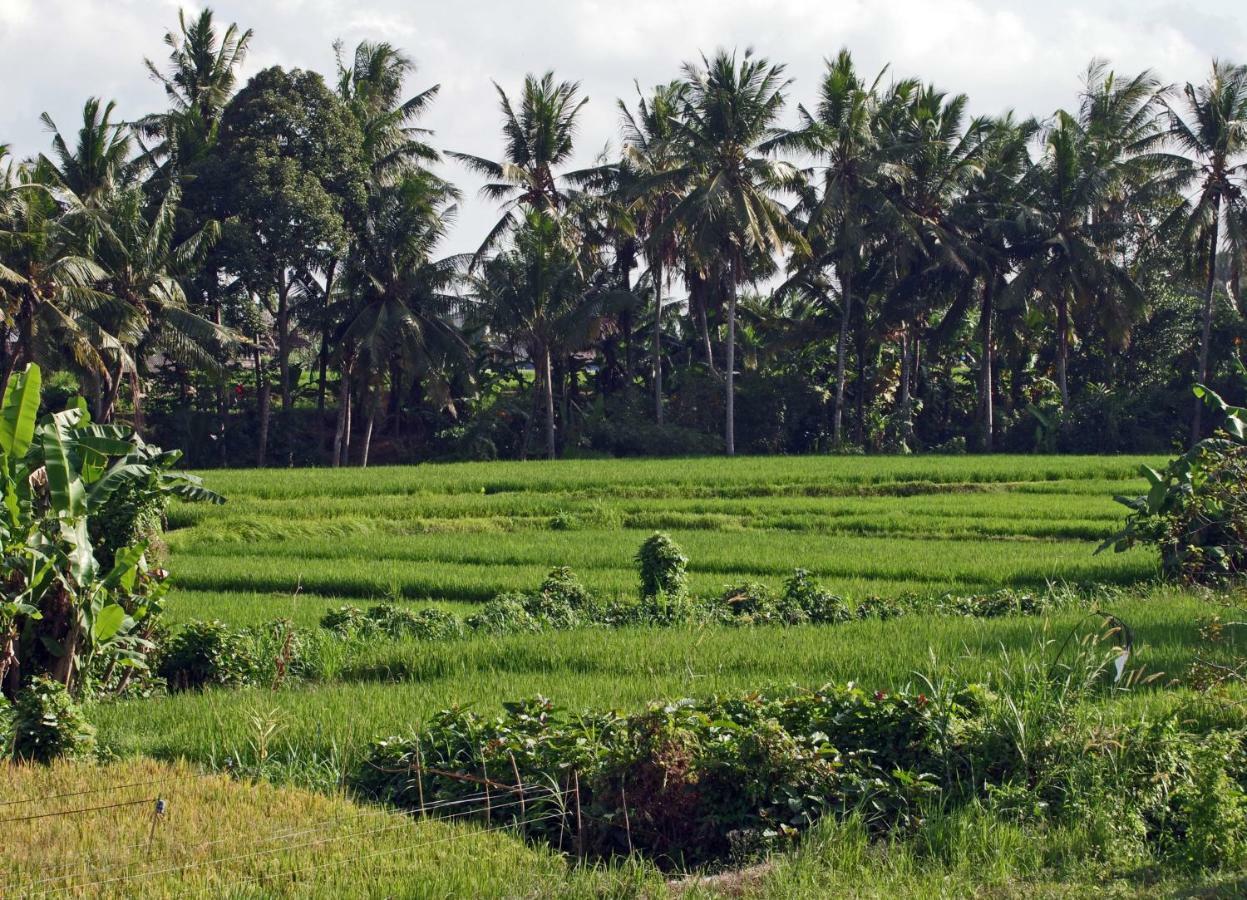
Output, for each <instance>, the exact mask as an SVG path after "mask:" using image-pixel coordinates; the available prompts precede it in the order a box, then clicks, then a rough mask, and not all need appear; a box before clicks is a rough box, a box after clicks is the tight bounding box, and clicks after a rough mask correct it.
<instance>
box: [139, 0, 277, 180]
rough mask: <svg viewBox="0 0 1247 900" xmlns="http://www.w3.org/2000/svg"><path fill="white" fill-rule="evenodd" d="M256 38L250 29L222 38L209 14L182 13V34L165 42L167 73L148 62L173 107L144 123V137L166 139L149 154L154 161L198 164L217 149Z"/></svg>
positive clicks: (230, 28) (170, 34) (230, 29)
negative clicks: (221, 127) (211, 148)
mask: <svg viewBox="0 0 1247 900" xmlns="http://www.w3.org/2000/svg"><path fill="white" fill-rule="evenodd" d="M251 34H252V32H251V29H247V30H246V31H240V30H239V28H238V26H237V25H235V24H230V25H229V26H228V27H227V28H226V29H225V31H224V32H218V31H217V27H216V22H215V21H214V19H213V15H212V10H210V9H205V10H204V11H203V12H201V13H200V14H199V15H198V16H196V17H194V18H193V19H190V20H188V19H187V18H186V13H185V11H182V10H179V11H178V30H177V31H168V32H166V33H165V37H164V42H165V44H166V45H167V46H168V47H169V57H168V61H167V69H166V70H165V71H161V69H160V68H158V67H157V65H156V64H155V63H154V62H152V60H150V59H145V60H143V63H144V65H146V66H147V71H148V73H149V74H150V75H151V77H152V80H154V81H156V82H157V83H158V84H160V85H161V87H163V88H164V91H165V97H166V98H167V100H168V102H169V107H170V109H169V111H168V112H166V113H158V114H156V115H153V116H149V117H147V118H146V119H144V120H142V121H141V122H140V123H139V125H140V130H141V131H142V132H143V134H145V135H147V136H153V137H158V138H160V139H161V143H160V144H159V145H157V146H156V147H154V148H152V149H151V150H150V153H151V155H152V157H153V158H155V159H157V160H164V161H168V160H170V159H171V158H173V157H174V156H178V157H180V158H181V159H182V160H191V159H196V158H198V157H199V156H200V155H201V154H202V153H203V151H204V150H205V149H206V148H207V146H209V145H210V144H211V143H212V141H213V140H214V138H215V135H216V131H217V128H218V126H219V125H220V121H221V114H222V112H223V111H224V109H225V105H226V104H227V103H228V102H229V99H230V97H231V96H233V94H234V89H235V88H236V87H237V84H238V70H239V68H240V67H241V66H242V64H243V62H244V61H245V60H246V57H247V49H248V46H249V45H250V43H251Z"/></svg>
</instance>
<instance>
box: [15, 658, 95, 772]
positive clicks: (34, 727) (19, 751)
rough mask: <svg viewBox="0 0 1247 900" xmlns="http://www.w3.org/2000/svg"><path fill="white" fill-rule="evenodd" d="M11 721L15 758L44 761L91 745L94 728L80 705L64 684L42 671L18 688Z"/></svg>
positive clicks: (88, 749) (89, 748)
mask: <svg viewBox="0 0 1247 900" xmlns="http://www.w3.org/2000/svg"><path fill="white" fill-rule="evenodd" d="M12 722H13V725H12V728H13V756H14V758H15V759H19V760H31V761H35V762H45V763H46V762H51V761H52V760H54V759H60V758H61V757H79V756H86V755H88V754H90V753H91V752H92V751H94V749H95V729H94V728H92V727H91V725H89V724H88V723H87V720H86V718H85V717H84V716H83V714H82V709H81V707H79V706H78V704H77V703H75V702H74V699H73V697H71V696H70V695H69V691H68V690H66V689H65V685H63V684H61V683H60V682H58V681H53V680H52V679H51V678H48V677H46V676H43V675H39V676H36V677H35V678H34V679H33V680H32V681H31V682H30V684H29V685H28V686H27V687H26V688H24V689H23V690H21V691H20V692H18V695H17V700H16V702H15V703H14V704H13V715H12Z"/></svg>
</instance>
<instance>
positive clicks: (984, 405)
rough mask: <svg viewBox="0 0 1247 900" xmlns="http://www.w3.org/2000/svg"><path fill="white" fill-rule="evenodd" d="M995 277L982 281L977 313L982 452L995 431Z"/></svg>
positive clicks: (987, 447)
mask: <svg viewBox="0 0 1247 900" xmlns="http://www.w3.org/2000/svg"><path fill="white" fill-rule="evenodd" d="M995 286H996V282H995V276H994V275H991V274H989V275H988V276H987V277H986V278H985V279H984V280H983V306H982V310H981V312H980V313H979V329H980V332H981V334H982V341H983V347H982V353H981V363H980V366H979V410H980V413H981V414H982V416H983V443H982V447H983V452H984V453H991V452H992V436H993V431H994V430H995V409H994V408H993V404H992V366H993V363H994V360H993V355H994V353H995V347H994V345H993V341H994V340H995V338H994V335H993V334H992V315H993V309H992V306H993V299H994V298H993V293H994V290H995Z"/></svg>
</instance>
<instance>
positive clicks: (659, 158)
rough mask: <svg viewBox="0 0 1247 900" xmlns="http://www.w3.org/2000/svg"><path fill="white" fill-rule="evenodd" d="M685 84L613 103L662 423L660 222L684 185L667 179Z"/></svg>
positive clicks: (673, 256)
mask: <svg viewBox="0 0 1247 900" xmlns="http://www.w3.org/2000/svg"><path fill="white" fill-rule="evenodd" d="M687 90H688V88H687V85H686V84H685V83H684V82H682V81H670V82H667V83H666V84H660V85H657V86H656V87H654V88H653V90H651V92H650V94H649V96H648V97H647V96H645V95H642V94H641V89H640V87H639V86H638V87H637V94H638V95H640V96H639V97H638V100H637V106H636V111H635V112H633V111H632V110H631V109H629V108H628V105H627V104H626V103H625V102H624V101H623V100H619V101H618V106H619V114H620V117H621V121H622V126H623V153H622V157H621V162H620V167H621V169H623V170H624V171H625V172H626V173H627V179H626V183H625V184H624V185H623V186H622V188H621V193H622V194H623V197H624V202H625V203H626V204H627V207H628V210H629V212H630V214H631V216H632V220H633V223H634V226H635V229H636V232H637V234H638V236H639V238H640V244H641V250H642V253H644V254H645V259H646V262H647V263H648V264H649V277H650V283H651V284H652V285H653V289H654V346H653V348H652V352H653V361H652V364H651V368H652V370H653V382H654V421H655V422H657V423H658V424H659V425H661V424H662V421H663V388H662V326H663V306H662V298H663V289H664V288H665V287H667V285H668V281H669V279H670V273H671V270H672V269H673V268H674V266H675V265H676V262H677V260H678V259H679V243H678V230H677V229H674V228H664V227H663V223H664V222H665V221H666V220H667V218H668V216H670V215H671V211H672V210H673V209H674V208H675V206H676V204H677V203H679V201H680V198H681V197H682V196H683V194H684V190H685V187H684V186H683V185H681V184H679V183H678V182H677V181H674V180H672V179H670V178H669V177H668V175H669V174H670V173H671V172H672V171H674V170H675V169H677V168H678V167H679V166H680V157H679V154H678V152H677V144H676V135H677V133H678V129H679V116H680V112H681V109H682V108H683V104H684V98H685V94H686V93H687Z"/></svg>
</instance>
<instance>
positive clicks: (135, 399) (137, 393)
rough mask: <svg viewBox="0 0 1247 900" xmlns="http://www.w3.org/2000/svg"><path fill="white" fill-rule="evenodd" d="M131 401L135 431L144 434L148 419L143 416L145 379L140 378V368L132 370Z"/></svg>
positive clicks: (140, 434)
mask: <svg viewBox="0 0 1247 900" xmlns="http://www.w3.org/2000/svg"><path fill="white" fill-rule="evenodd" d="M130 403H131V405H132V406H133V407H134V433H135V434H137V435H139V436H142V434H143V432H144V430H146V428H147V420H146V419H145V418H144V416H143V381H142V379H141V378H139V373H138V369H134V370H132V371H131V372H130Z"/></svg>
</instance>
